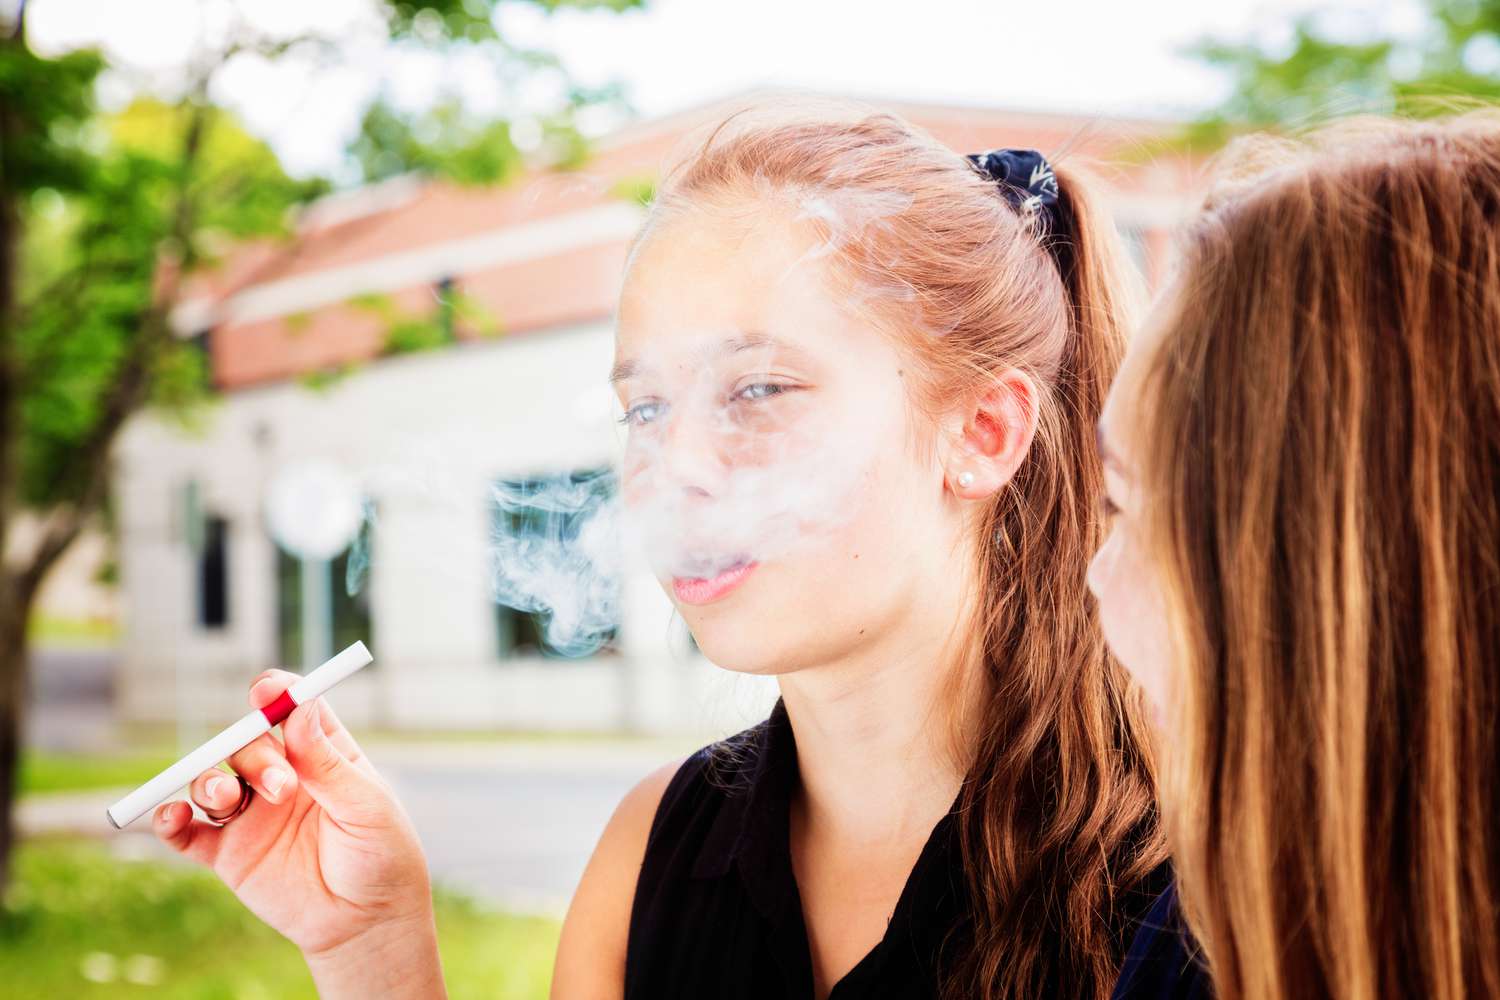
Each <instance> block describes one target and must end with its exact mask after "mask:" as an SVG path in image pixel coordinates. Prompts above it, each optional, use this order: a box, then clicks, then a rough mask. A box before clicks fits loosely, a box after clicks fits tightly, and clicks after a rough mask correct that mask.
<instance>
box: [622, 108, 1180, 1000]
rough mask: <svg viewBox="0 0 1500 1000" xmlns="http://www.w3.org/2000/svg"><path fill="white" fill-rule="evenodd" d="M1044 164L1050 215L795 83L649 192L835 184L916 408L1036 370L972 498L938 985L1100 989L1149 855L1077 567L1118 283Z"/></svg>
mask: <svg viewBox="0 0 1500 1000" xmlns="http://www.w3.org/2000/svg"><path fill="white" fill-rule="evenodd" d="M1058 180H1059V185H1060V189H1061V202H1062V204H1061V205H1060V211H1059V213H1058V216H1057V217H1058V220H1059V224H1058V225H1057V227H1056V231H1050V232H1049V231H1047V229H1046V228H1045V227H1044V226H1041V225H1039V224H1038V223H1037V217H1035V216H1030V215H1026V214H1023V213H1021V212H1018V211H1017V210H1016V209H1014V208H1012V207H1011V205H1010V204H1009V203H1008V202H1007V200H1006V199H1005V198H1003V197H1002V196H1001V195H1000V193H999V192H998V191H997V190H996V188H995V185H994V184H993V183H992V182H990V181H988V180H986V179H985V178H983V177H981V176H980V175H979V174H978V173H976V172H975V171H974V170H972V169H971V168H970V166H969V165H968V163H967V162H966V161H965V160H964V158H963V157H962V156H960V155H959V154H958V153H957V152H955V151H954V150H952V149H949V148H947V147H946V146H944V145H942V144H941V143H939V142H938V141H937V140H935V139H934V138H933V137H931V136H930V135H928V134H926V133H925V132H923V131H921V130H919V129H918V128H916V127H914V126H913V125H911V124H910V123H908V122H906V121H904V120H903V119H901V118H900V117H898V116H896V115H893V114H888V113H882V112H878V111H875V110H873V109H869V108H866V107H863V106H860V105H850V104H846V103H843V102H836V103H831V104H830V103H824V104H821V105H820V104H816V103H815V102H811V101H808V100H799V101H794V102H792V103H791V105H790V106H771V107H765V106H762V107H760V108H757V109H753V110H749V111H746V112H744V113H742V114H740V115H734V116H731V117H730V118H729V119H728V120H726V121H725V122H723V123H721V124H720V125H719V126H718V127H717V128H715V129H714V130H713V132H712V133H711V134H710V135H709V136H708V138H707V139H706V140H704V141H703V142H702V143H701V145H699V146H697V147H696V148H695V149H693V150H692V152H691V154H690V155H688V156H687V157H686V158H685V159H684V160H683V162H682V163H681V164H680V165H679V166H678V168H677V169H676V170H675V171H673V172H672V173H670V174H669V175H668V176H667V178H666V179H665V180H664V182H663V183H662V185H661V187H660V188H659V189H658V192H657V199H656V203H655V205H654V207H653V216H652V219H653V220H655V219H658V218H661V217H662V216H663V214H664V213H667V212H672V211H679V210H690V211H701V210H703V209H705V208H707V207H715V206H717V207H719V208H726V207H727V208H728V210H730V211H735V210H736V208H738V210H740V211H741V212H743V210H744V208H745V206H746V205H747V196H748V203H749V204H750V205H754V204H755V203H756V201H755V199H759V198H765V197H777V196H780V195H785V194H787V193H789V192H801V193H802V194H804V195H805V194H807V193H809V192H811V193H813V194H815V195H822V196H827V197H828V198H831V199H834V205H835V206H836V207H837V206H842V207H843V208H844V209H846V210H847V212H848V213H849V214H851V215H853V216H855V217H859V218H865V219H867V220H868V224H865V225H861V226H854V227H849V226H845V225H842V224H841V223H840V221H839V220H838V219H837V218H834V219H832V220H831V221H829V220H825V222H827V225H825V230H824V236H825V237H826V238H827V239H828V240H829V243H828V246H829V247H831V252H829V253H828V255H827V258H826V259H827V263H828V275H829V280H830V281H831V282H832V283H833V285H834V287H835V288H836V289H838V290H839V292H840V294H841V299H842V300H843V301H845V302H860V303H862V304H863V306H864V309H865V312H866V313H867V315H868V317H869V318H870V320H871V322H872V323H873V324H874V325H875V326H877V327H878V328H880V329H882V330H884V331H885V332H887V333H888V334H889V335H890V336H892V337H894V338H896V339H897V341H898V343H900V344H901V345H902V346H903V348H904V349H906V350H908V351H909V352H910V356H911V357H912V358H913V361H914V363H913V364H912V365H910V366H909V368H908V376H909V377H908V379H907V381H908V384H909V385H910V386H911V392H912V401H913V404H914V405H915V406H917V407H919V408H920V412H926V413H929V414H933V415H936V414H939V413H941V412H943V411H944V410H945V409H947V408H948V407H951V406H952V403H953V401H954V400H956V399H963V398H968V397H970V396H972V395H973V394H974V393H976V392H977V391H979V390H980V389H981V388H982V387H986V386H988V385H989V384H990V383H991V381H992V380H993V378H994V377H995V376H996V375H998V374H999V373H1001V372H1003V371H1004V370H1005V369H1007V368H1009V367H1012V366H1014V367H1018V368H1021V369H1022V370H1024V371H1026V372H1027V373H1028V374H1030V375H1031V376H1032V377H1033V378H1034V379H1035V380H1036V383H1037V384H1038V386H1039V387H1040V388H1041V391H1042V399H1041V402H1040V405H1039V411H1038V422H1039V428H1038V431H1037V434H1036V437H1035V440H1034V443H1033V444H1032V447H1031V449H1030V452H1029V454H1028V457H1027V458H1026V460H1025V462H1024V463H1023V465H1022V467H1021V469H1020V471H1019V472H1018V473H1017V474H1016V476H1015V477H1014V479H1013V481H1012V482H1011V483H1010V484H1009V486H1008V487H1007V488H1006V489H1005V490H1004V491H1002V492H1001V493H1000V494H998V495H997V496H996V497H994V498H993V499H992V500H991V501H990V502H989V503H988V505H987V507H986V509H985V510H984V511H983V516H982V517H980V518H978V519H977V523H976V531H977V538H976V545H975V548H976V549H977V552H978V558H977V565H974V566H971V567H968V568H967V571H968V572H969V573H971V574H972V577H973V579H974V580H975V581H976V582H977V587H978V589H977V594H978V597H979V602H978V603H979V608H978V616H977V620H975V621H974V622H973V623H972V630H971V633H970V634H969V635H968V636H967V637H966V641H967V643H968V644H969V648H968V649H967V650H965V653H964V661H965V662H977V663H979V664H981V667H980V669H981V670H982V673H983V678H982V680H983V684H982V685H981V686H982V687H983V689H984V694H983V700H982V705H981V707H980V708H979V710H978V714H977V717H970V718H965V719H963V720H962V729H961V731H960V733H959V737H958V738H959V740H960V741H961V742H962V744H963V746H964V749H965V750H966V751H967V758H966V759H967V761H968V762H970V768H969V772H968V775H967V778H966V780H965V782H964V786H963V790H962V793H961V808H962V818H961V821H960V822H961V839H962V845H963V847H962V850H963V858H964V862H965V864H966V868H967V872H968V895H969V898H970V901H971V905H972V917H973V919H972V921H971V922H970V923H971V926H970V927H967V928H965V933H964V934H962V935H956V936H955V938H954V941H955V942H958V943H956V944H955V945H954V952H955V953H954V954H950V955H949V956H948V957H947V959H946V960H945V962H944V964H945V966H946V967H947V979H946V988H947V990H948V991H949V992H950V993H951V995H953V996H955V997H966V998H972V997H985V998H1002V997H1004V998H1022V997H1025V998H1030V997H1037V996H1042V995H1058V996H1068V997H1085V998H1090V997H1098V998H1105V997H1108V995H1109V993H1110V991H1111V988H1112V987H1113V984H1114V982H1115V979H1116V976H1117V973H1118V970H1119V964H1120V960H1121V952H1122V941H1121V938H1122V937H1123V936H1124V933H1125V931H1124V925H1125V923H1126V920H1125V917H1124V913H1125V911H1126V910H1127V909H1129V908H1130V907H1129V906H1128V905H1127V901H1126V897H1127V896H1131V894H1133V893H1135V892H1136V891H1137V890H1138V889H1139V888H1140V887H1141V885H1142V882H1143V880H1144V879H1145V876H1146V875H1147V874H1148V873H1150V872H1151V871H1152V870H1153V869H1155V867H1156V866H1157V865H1158V864H1159V863H1160V862H1161V861H1162V860H1163V859H1164V857H1165V851H1164V848H1163V847H1162V844H1161V838H1160V837H1159V835H1158V833H1157V830H1156V824H1155V817H1154V805H1153V786H1152V780H1151V773H1150V761H1149V758H1148V756H1147V754H1146V753H1145V752H1144V750H1143V746H1144V744H1143V740H1142V736H1141V732H1142V731H1141V727H1140V725H1139V723H1138V721H1137V717H1136V708H1135V705H1134V701H1133V700H1132V696H1131V695H1130V693H1129V689H1128V686H1127V684H1126V682H1125V680H1124V677H1123V674H1122V672H1121V671H1120V669H1119V668H1118V666H1117V665H1116V664H1115V663H1114V662H1113V661H1112V660H1111V658H1110V656H1109V654H1108V653H1107V651H1106V650H1105V648H1104V646H1103V643H1102V641H1101V638H1100V633H1099V629H1098V624H1097V617H1096V611H1095V607H1094V603H1093V599H1092V597H1091V595H1090V594H1089V592H1088V589H1087V586H1086V583H1085V574H1086V570H1087V565H1088V561H1089V558H1090V556H1091V555H1092V553H1093V551H1094V549H1095V547H1096V545H1097V543H1098V542H1099V540H1100V536H1101V523H1100V518H1099V514H1098V512H1099V508H1100V505H1101V501H1102V498H1103V483H1102V471H1101V467H1100V464H1099V459H1098V457H1097V455H1096V452H1095V446H1094V425H1095V422H1096V420H1097V419H1098V416H1099V411H1100V408H1101V406H1102V403H1103V399H1104V395H1105V391H1106V389H1107V387H1108V385H1109V381H1110V379H1111V378H1112V376H1113V374H1114V372H1115V369H1116V367H1117V366H1118V364H1119V361H1120V358H1121V356H1122V354H1123V337H1122V332H1121V331H1122V329H1123V328H1124V326H1125V324H1127V323H1128V322H1129V320H1130V306H1131V304H1132V301H1131V299H1130V296H1129V295H1128V294H1127V289H1128V285H1127V283H1126V281H1125V277H1124V271H1123V269H1122V266H1121V264H1120V261H1121V260H1122V259H1123V258H1122V255H1121V253H1120V250H1119V246H1118V240H1117V238H1116V236H1115V234H1114V230H1113V227H1112V226H1111V225H1110V224H1109V222H1108V221H1107V220H1105V219H1103V218H1101V217H1100V215H1099V212H1098V210H1097V208H1096V206H1095V204H1094V202H1093V201H1092V199H1091V198H1090V197H1089V196H1088V193H1087V189H1086V188H1085V187H1084V186H1083V185H1082V184H1081V183H1080V182H1079V181H1078V180H1077V178H1076V177H1075V175H1074V174H1073V173H1072V172H1071V171H1070V170H1068V169H1066V167H1064V169H1060V170H1059V171H1058ZM869 205H874V206H875V208H874V210H872V211H865V208H867V207H868V206H869ZM893 206H894V207H893ZM834 214H837V213H836V212H835V213H834ZM650 228H651V224H650V222H648V225H647V227H646V229H645V230H643V233H644V232H646V231H649V230H650ZM1131 902H1132V903H1133V902H1134V898H1133V897H1132V899H1131Z"/></svg>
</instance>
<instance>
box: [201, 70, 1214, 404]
mask: <svg viewBox="0 0 1500 1000" xmlns="http://www.w3.org/2000/svg"><path fill="white" fill-rule="evenodd" d="M754 96H755V95H753V94H752V95H741V96H739V97H736V98H732V99H729V100H724V101H719V102H715V103H713V104H709V105H705V106H702V107H698V108H694V109H692V110H689V111H685V112H681V113H679V114H675V115H672V116H669V117H666V118H662V119H657V120H653V121H645V122H640V123H637V124H634V125H631V126H628V127H626V128H624V129H622V130H621V131H619V132H618V133H615V134H613V135H610V136H606V137H604V138H603V139H601V140H598V141H597V142H596V144H595V152H594V155H593V156H592V158H591V159H590V160H589V161H588V163H586V164H585V165H584V166H583V167H582V168H580V169H578V170H575V171H568V172H556V171H548V170H535V171H531V172H529V173H527V174H525V175H523V176H522V177H521V178H520V179H519V180H517V181H515V182H513V183H511V184H508V185H505V186H501V187H490V188H464V187H458V186H455V185H452V184H448V183H443V182H437V181H421V180H418V179H416V178H398V179H397V180H395V181H388V182H384V183H383V184H380V185H374V186H372V187H370V188H366V189H363V190H360V191H354V192H348V193H342V194H337V195H333V196H330V197H329V198H326V199H323V200H322V201H320V202H318V203H315V204H314V205H312V206H309V208H308V209H307V210H306V211H305V212H304V214H303V216H302V218H301V220H300V221H299V223H298V226H297V233H296V236H295V237H294V238H293V239H292V240H290V241H287V242H282V243H276V242H270V241H260V242H256V243H251V244H245V245H243V246H241V247H239V248H237V249H233V250H231V251H230V252H229V253H227V254H226V255H225V257H224V258H223V260H222V262H221V264H220V265H219V266H218V267H217V268H215V269H213V270H211V271H207V272H203V273H199V274H195V275H193V276H192V277H191V278H190V280H189V281H188V282H187V283H186V284H185V288H184V293H183V295H182V296H181V298H180V301H181V302H182V303H183V304H182V305H181V306H180V307H179V310H178V312H177V313H176V314H175V319H176V320H177V322H178V325H179V328H185V330H184V332H197V331H202V330H205V329H211V330H212V336H211V338H210V346H211V352H212V360H213V368H214V375H215V380H216V382H217V383H218V385H219V386H220V387H222V388H224V389H234V388H238V387H241V386H247V385H251V384H255V383H260V382H265V381H269V380H275V379H283V378H287V377H290V376H293V375H296V374H299V373H302V372H308V371H312V370H317V369H321V368H326V367H329V366H334V365H338V364H342V363H346V362H357V361H364V360H368V359H371V358H374V357H376V356H378V355H379V354H380V353H381V352H382V349H383V345H384V338H385V331H386V327H387V325H388V322H389V321H388V320H387V319H385V318H382V317H381V316H379V315H377V314H376V313H375V312H374V311H372V309H371V308H369V307H368V306H367V305H366V306H361V305H358V304H352V303H351V302H350V299H351V298H356V297H357V296H359V295H361V294H364V293H372V292H373V293H380V294H381V295H383V296H387V297H388V298H389V300H390V301H391V302H392V303H394V305H395V306H396V307H397V308H398V309H401V310H403V311H407V312H423V311H430V310H431V309H432V308H433V307H434V291H433V287H434V284H435V283H436V282H437V280H438V279H439V278H441V277H449V278H451V279H453V280H454V282H455V284H456V285H457V286H458V287H460V288H461V289H462V290H463V292H464V293H465V294H466V295H467V296H469V297H471V298H472V299H474V300H476V301H478V302H480V303H482V304H483V306H484V307H485V309H486V310H487V311H488V312H490V313H492V314H493V315H494V316H495V317H496V318H497V319H498V321H499V323H500V326H501V328H502V329H503V331H504V333H505V334H506V335H509V334H515V333H521V332H524V331H529V330H537V329H543V328H546V327H550V326H556V325H559V324H566V323H576V322H582V321H587V320H591V319H604V318H607V317H608V316H610V315H611V314H612V312H613V310H614V306H615V300H616V297H617V295H618V291H619V280H620V276H621V272H622V270H623V265H624V259H625V248H626V246H627V243H628V238H629V235H630V233H631V231H632V229H633V227H634V222H633V218H634V216H633V215H632V214H631V210H630V208H629V203H628V202H627V201H626V200H625V199H623V198H622V197H621V195H620V193H619V191H618V185H619V184H620V182H622V181H630V180H633V179H640V178H651V177H654V176H656V175H657V174H658V173H659V172H660V170H661V168H662V167H663V165H664V164H665V163H666V162H667V161H668V160H669V159H670V157H671V155H672V154H673V153H674V152H675V151H676V150H677V148H678V146H679V144H680V143H681V141H682V140H683V138H684V137H685V136H686V135H687V134H688V133H690V132H692V131H694V130H695V129H696V128H697V127H699V126H701V125H704V124H707V123H709V122H711V121H714V120H717V119H719V118H722V117H723V116H724V115H725V114H727V113H728V111H729V110H731V109H732V108H734V107H738V106H741V105H743V104H745V103H747V102H749V101H751V100H753V98H754ZM870 103H872V104H876V105H877V106H881V107H887V108H890V109H891V110H893V111H896V112H897V113H900V114H902V115H903V116H905V117H906V118H908V119H909V120H911V121H913V122H915V123H916V124H918V125H919V126H921V127H923V128H926V129H927V130H928V131H930V132H931V133H932V134H933V135H935V136H936V137H937V138H938V139H939V140H940V141H942V142H944V143H945V144H946V145H948V146H950V147H952V148H953V149H955V150H959V151H972V150H980V149H988V148H992V147H995V146H1002V145H1007V146H1033V147H1036V148H1038V149H1041V150H1043V151H1046V152H1048V153H1049V154H1055V153H1057V152H1058V151H1060V150H1066V151H1067V153H1068V154H1069V155H1071V156H1082V157H1085V158H1088V159H1091V160H1096V161H1102V162H1105V163H1111V164H1113V165H1114V167H1115V168H1116V169H1113V170H1112V171H1111V172H1110V174H1109V175H1108V177H1107V178H1106V180H1107V181H1108V182H1109V183H1111V184H1113V185H1114V186H1115V187H1116V188H1117V189H1119V190H1120V191H1121V192H1122V193H1127V192H1128V194H1129V195H1131V196H1137V197H1142V198H1154V199H1165V200H1180V199H1181V198H1182V196H1183V195H1182V193H1183V191H1184V190H1185V189H1187V188H1188V187H1190V186H1191V171H1192V165H1191V164H1190V163H1189V162H1187V161H1186V160H1184V159H1182V158H1180V157H1167V158H1160V157H1158V158H1155V159H1151V160H1149V161H1148V160H1147V158H1146V157H1145V156H1144V155H1142V152H1143V150H1147V149H1148V148H1149V145H1150V144H1151V143H1152V142H1153V140H1158V139H1160V138H1162V137H1164V136H1166V135H1168V134H1169V133H1170V132H1171V131H1172V130H1173V129H1174V128H1175V125H1174V124H1173V123H1170V122H1162V121H1142V120H1121V119H1089V118H1083V117H1079V116H1070V115H1046V114H1036V113H1028V112H1018V111H1009V110H1002V109H996V108H971V107H960V106H951V105H919V104H906V103H898V102H891V101H872V102H870ZM1157 235H1158V236H1159V234H1157ZM1151 242H1152V244H1153V246H1154V247H1155V246H1159V245H1160V242H1161V241H1160V239H1159V238H1157V239H1153V240H1152V241H1151ZM1153 252H1154V251H1153ZM457 335H458V336H459V337H460V338H465V337H471V336H475V335H476V334H475V333H474V332H473V331H468V330H466V329H464V328H463V327H462V326H460V328H459V329H458V331H457Z"/></svg>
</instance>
